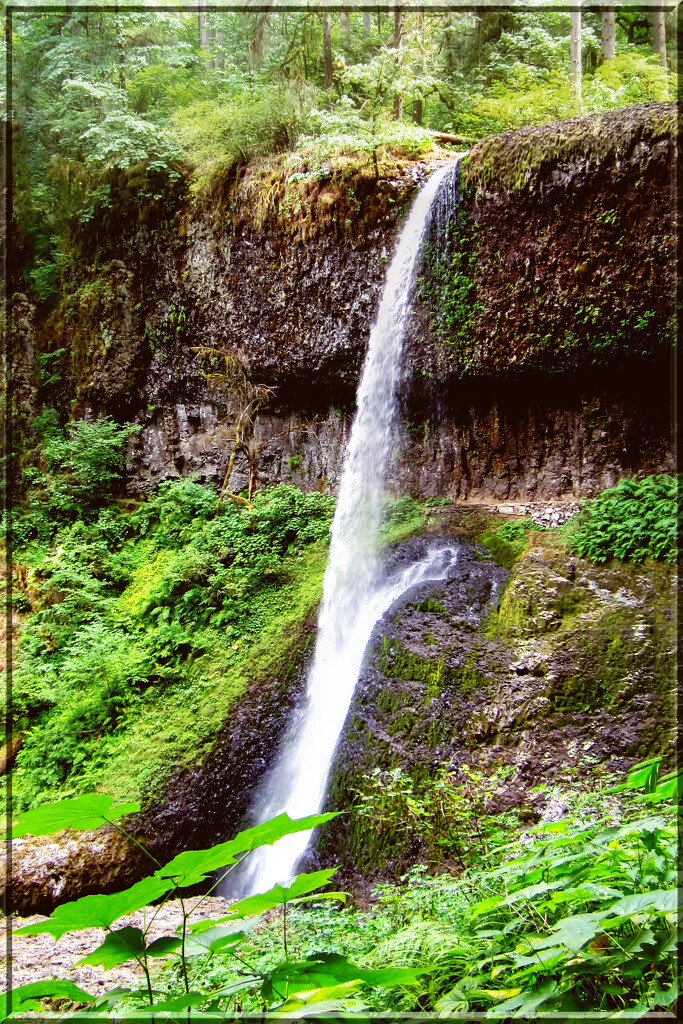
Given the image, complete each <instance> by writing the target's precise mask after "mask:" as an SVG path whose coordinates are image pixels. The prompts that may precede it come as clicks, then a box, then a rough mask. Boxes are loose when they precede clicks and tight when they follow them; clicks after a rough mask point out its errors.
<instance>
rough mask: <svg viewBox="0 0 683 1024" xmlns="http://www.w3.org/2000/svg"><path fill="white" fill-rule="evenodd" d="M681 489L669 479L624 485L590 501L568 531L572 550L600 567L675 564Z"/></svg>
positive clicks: (647, 480)
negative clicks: (616, 562) (653, 561)
mask: <svg viewBox="0 0 683 1024" xmlns="http://www.w3.org/2000/svg"><path fill="white" fill-rule="evenodd" d="M678 487H679V483H678V480H677V478H676V477H673V476H666V475H664V474H661V475H658V476H648V477H645V478H644V479H643V480H620V481H619V483H618V484H617V486H616V487H612V488H609V489H608V490H606V491H603V493H602V494H601V495H599V497H597V498H594V499H593V500H591V501H587V502H585V504H584V506H583V508H582V510H581V512H580V514H579V516H578V519H576V520H575V521H572V522H571V523H570V525H568V527H567V528H566V533H567V541H568V543H569V545H570V547H572V548H573V549H574V550H576V551H577V552H578V553H579V554H580V555H582V556H583V557H585V558H590V559H592V560H593V561H594V562H606V561H608V559H610V558H620V559H621V560H622V561H633V562H642V560H643V559H644V558H657V559H661V560H663V561H669V562H673V561H675V559H676V552H677V543H676V541H677V533H676V529H677V517H678V514H679V509H678Z"/></svg>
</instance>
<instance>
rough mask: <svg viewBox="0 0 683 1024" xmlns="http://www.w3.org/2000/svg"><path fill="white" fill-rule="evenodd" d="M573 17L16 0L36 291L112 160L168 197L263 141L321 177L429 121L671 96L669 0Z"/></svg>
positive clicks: (21, 208) (45, 283)
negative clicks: (348, 157)
mask: <svg viewBox="0 0 683 1024" xmlns="http://www.w3.org/2000/svg"><path fill="white" fill-rule="evenodd" d="M576 17H577V15H572V14H571V12H570V10H569V8H567V10H566V11H563V10H557V9H553V10H550V9H547V8H545V7H544V5H540V4H539V5H536V9H530V8H529V7H525V8H524V9H515V8H513V7H509V8H507V9H505V8H502V9H501V8H497V9H489V8H487V7H486V6H485V5H483V6H481V5H480V6H479V7H477V8H470V9H467V8H465V7H464V6H463V5H459V4H455V3H453V4H450V5H444V9H442V10H434V11H429V10H427V11H419V10H415V9H413V7H412V6H411V5H406V6H405V7H404V8H403V9H401V10H393V9H391V10H390V9H389V8H386V7H385V8H382V7H380V6H377V8H376V9H374V10H365V11H363V10H347V11H343V10H340V9H334V8H333V7H332V5H329V6H328V7H327V8H325V7H321V8H320V9H311V8H310V7H309V8H302V9H300V10H296V9H290V8H289V5H287V7H285V6H284V5H281V6H278V4H277V3H273V4H271V5H268V7H267V9H261V10H248V9H245V10H243V11H235V10H232V11H227V10H226V11H224V10H221V9H220V7H219V8H218V9H215V8H214V9H209V8H208V6H207V5H206V4H204V3H199V4H198V6H197V7H196V8H195V10H194V11H192V10H188V9H187V7H181V6H180V5H178V10H177V12H175V11H173V9H172V5H167V6H165V7H164V8H163V9H159V10H157V9H153V8H150V10H141V9H140V8H139V7H137V8H130V9H128V8H127V7H126V5H125V4H114V5H112V4H109V5H102V6H101V7H95V6H93V5H85V4H83V5H81V4H79V3H77V2H67V3H66V5H65V7H64V8H63V10H61V11H60V9H59V8H55V7H54V6H53V5H52V6H49V7H48V6H46V5H45V6H43V5H41V4H39V3H36V4H35V5H34V6H32V7H31V8H30V9H26V8H24V9H18V10H15V11H13V13H12V18H11V38H12V47H11V51H12V52H11V58H12V82H11V84H12V92H11V94H12V105H13V108H14V124H15V128H14V133H13V164H14V201H15V218H16V224H17V230H16V232H15V235H16V237H15V242H16V245H17V249H18V251H17V256H18V258H19V264H20V266H21V267H22V271H23V278H24V286H25V287H30V288H31V289H32V290H33V292H34V293H35V294H36V295H37V297H38V298H39V299H44V298H47V297H49V296H50V294H51V293H53V291H54V290H55V289H56V288H57V287H59V286H60V285H61V286H62V287H63V286H64V284H65V282H66V281H67V280H68V277H69V267H70V262H71V260H72V258H73V257H72V256H71V255H70V252H69V245H68V242H67V238H68V229H69V225H72V224H73V223H74V221H75V222H79V221H80V222H82V223H83V222H85V223H87V221H88V220H89V219H91V218H92V217H93V215H94V214H95V213H96V212H97V210H98V209H102V208H104V209H106V208H107V206H108V205H110V204H111V203H112V194H111V175H112V173H116V172H125V171H126V170H127V169H129V168H130V167H132V166H142V167H143V168H144V175H143V176H142V179H141V180H142V181H143V184H142V185H140V197H139V198H140V199H141V200H144V198H145V196H147V198H149V199H157V200H158V199H159V198H160V197H161V193H162V192H163V190H164V189H165V188H168V185H169V183H171V184H172V183H173V182H178V181H179V180H180V179H181V177H182V178H183V179H185V178H187V177H188V176H190V177H192V178H193V181H194V188H195V190H201V188H202V186H203V185H205V184H206V183H207V181H210V180H211V176H212V174H215V173H216V172H217V171H218V170H219V169H220V168H224V167H225V165H226V163H228V164H230V163H233V164H234V163H235V162H237V163H244V162H245V161H247V160H249V159H250V158H252V157H255V156H261V157H264V156H268V155H269V154H277V153H280V154H282V153H289V154H295V155H296V156H298V158H299V162H298V163H297V161H296V160H293V163H292V168H291V170H292V173H294V174H297V173H299V174H300V173H321V167H323V166H324V164H325V162H326V161H329V160H330V159H334V157H335V156H336V155H340V154H363V153H365V154H368V153H372V154H375V153H376V151H377V148H378V147H380V146H387V147H394V148H399V149H401V148H403V149H407V151H408V152H409V153H410V154H413V155H414V154H417V153H419V152H421V151H424V150H425V149H426V148H428V147H429V146H430V145H431V143H432V139H433V135H430V134H429V133H430V132H431V133H434V132H438V133H446V134H447V135H449V136H452V140H453V141H454V142H455V143H457V144H459V145H460V146H461V148H466V147H467V146H469V145H471V144H472V143H473V142H474V141H476V140H477V139H479V138H483V137H485V136H487V135H490V134H492V133H495V132H500V131H506V130H510V129H513V128H519V127H522V126H524V125H527V124H540V123H543V122H546V121H548V120H552V119H553V118H557V117H565V116H569V115H571V114H575V113H579V112H585V113H590V112H593V111H602V110H606V109H609V108H613V107H621V106H625V105H628V104H632V103H639V102H644V101H648V100H668V99H672V98H673V97H674V92H675V88H676V80H675V76H674V75H673V74H672V72H671V70H670V67H671V64H672V60H671V54H672V52H673V51H672V37H673V32H674V27H675V14H674V13H673V12H670V13H669V14H668V15H666V16H665V13H663V12H654V13H653V12H651V11H650V10H649V9H645V8H642V9H640V8H638V7H633V6H629V5H624V6H620V7H619V9H618V10H617V11H616V15H615V16H614V17H612V18H611V20H610V17H609V9H607V8H605V9H604V10H603V9H602V8H597V7H596V8H591V9H590V10H585V11H584V12H583V13H582V15H578V17H579V21H580V24H579V23H577V21H576ZM573 30H574V31H573ZM667 34H668V36H670V37H671V38H667ZM572 40H573V41H572ZM577 46H578V50H577ZM577 54H578V63H577ZM302 161H303V162H302Z"/></svg>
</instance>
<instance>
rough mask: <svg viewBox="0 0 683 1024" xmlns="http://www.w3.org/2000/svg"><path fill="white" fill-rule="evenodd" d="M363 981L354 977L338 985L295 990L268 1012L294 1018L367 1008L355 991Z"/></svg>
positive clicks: (276, 1015)
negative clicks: (300, 990) (301, 990)
mask: <svg viewBox="0 0 683 1024" xmlns="http://www.w3.org/2000/svg"><path fill="white" fill-rule="evenodd" d="M363 984H364V982H362V981H360V980H359V979H356V980H354V981H345V982H342V984H340V985H332V986H330V987H325V988H314V989H310V990H308V991H303V992H297V994H296V995H294V996H291V997H289V998H288V999H286V1000H285V1002H282V1003H280V1004H278V1005H277V1006H275V1007H271V1010H270V1013H271V1014H273V1015H274V1016H275V1017H286V1018H287V1019H296V1018H297V1017H309V1016H313V1015H317V1014H321V1013H329V1012H331V1011H334V1010H346V1011H349V1010H353V1011H354V1012H357V1011H359V1010H365V1009H367V1007H366V1004H365V1003H361V1002H360V1001H359V1000H358V998H357V996H356V992H357V990H358V989H359V988H361V987H362V986H363Z"/></svg>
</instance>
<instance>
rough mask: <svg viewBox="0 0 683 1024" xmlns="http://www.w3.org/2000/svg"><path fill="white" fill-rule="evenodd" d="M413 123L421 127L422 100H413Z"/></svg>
mask: <svg viewBox="0 0 683 1024" xmlns="http://www.w3.org/2000/svg"><path fill="white" fill-rule="evenodd" d="M413 121H414V123H415V124H419V126H420V128H421V127H422V100H413Z"/></svg>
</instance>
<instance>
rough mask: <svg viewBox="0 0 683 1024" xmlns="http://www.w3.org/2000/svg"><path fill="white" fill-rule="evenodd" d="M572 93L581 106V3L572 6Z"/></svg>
mask: <svg viewBox="0 0 683 1024" xmlns="http://www.w3.org/2000/svg"><path fill="white" fill-rule="evenodd" d="M570 60H571V94H572V99H573V100H574V101H575V103H576V104H577V105H578V106H579V107H580V106H581V5H580V4H579V3H577V4H575V6H573V7H572V29H571V46H570Z"/></svg>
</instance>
